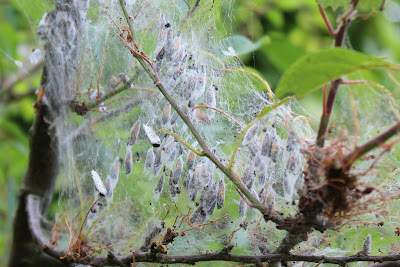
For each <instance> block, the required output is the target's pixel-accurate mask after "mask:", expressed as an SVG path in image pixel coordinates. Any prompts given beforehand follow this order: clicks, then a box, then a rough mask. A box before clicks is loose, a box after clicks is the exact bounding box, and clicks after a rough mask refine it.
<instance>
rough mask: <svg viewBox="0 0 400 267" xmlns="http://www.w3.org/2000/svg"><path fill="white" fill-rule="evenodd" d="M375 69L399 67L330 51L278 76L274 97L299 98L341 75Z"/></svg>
mask: <svg viewBox="0 0 400 267" xmlns="http://www.w3.org/2000/svg"><path fill="white" fill-rule="evenodd" d="M377 68H388V69H399V66H396V65H394V64H392V63H390V62H387V61H385V60H383V59H381V58H377V57H374V56H369V55H365V54H362V53H359V52H355V51H353V50H349V49H343V48H330V49H326V50H323V51H319V52H315V53H310V54H308V55H306V56H304V57H302V58H300V59H299V60H298V61H296V62H295V63H294V64H293V65H292V66H291V67H289V68H288V69H287V70H286V71H285V73H284V74H283V75H282V78H281V80H280V81H279V84H278V87H277V89H276V91H275V93H276V96H277V97H278V98H281V97H282V96H284V95H287V94H289V93H294V94H296V96H297V97H298V98H302V97H304V96H306V95H308V94H309V93H311V92H313V91H315V90H317V89H318V88H320V87H321V86H322V85H323V84H325V83H327V82H329V81H333V80H335V79H337V78H339V77H341V76H343V75H346V74H349V73H352V72H355V71H359V70H369V69H377Z"/></svg>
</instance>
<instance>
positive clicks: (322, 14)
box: [318, 4, 336, 37]
mask: <svg viewBox="0 0 400 267" xmlns="http://www.w3.org/2000/svg"><path fill="white" fill-rule="evenodd" d="M318 8H319V12H320V13H321V16H322V18H323V20H324V22H325V25H326V27H327V28H328V31H329V33H330V34H331V35H332V36H333V37H335V35H336V33H335V31H334V30H333V28H332V26H331V24H330V23H329V20H328V17H327V16H326V13H325V10H324V9H323V8H322V6H321V5H320V4H318Z"/></svg>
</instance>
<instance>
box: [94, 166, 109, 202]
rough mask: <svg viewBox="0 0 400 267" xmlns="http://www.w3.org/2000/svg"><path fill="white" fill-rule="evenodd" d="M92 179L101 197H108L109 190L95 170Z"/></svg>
mask: <svg viewBox="0 0 400 267" xmlns="http://www.w3.org/2000/svg"><path fill="white" fill-rule="evenodd" d="M92 179H93V182H94V185H95V187H96V190H97V191H99V193H100V195H101V196H103V197H104V196H105V195H107V189H106V187H105V186H104V184H103V181H102V180H101V178H100V175H99V174H98V173H97V172H96V171H95V170H92Z"/></svg>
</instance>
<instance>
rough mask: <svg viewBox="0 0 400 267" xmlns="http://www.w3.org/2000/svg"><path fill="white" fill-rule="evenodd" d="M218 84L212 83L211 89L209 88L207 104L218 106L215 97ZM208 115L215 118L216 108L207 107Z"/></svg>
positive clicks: (213, 106)
mask: <svg viewBox="0 0 400 267" xmlns="http://www.w3.org/2000/svg"><path fill="white" fill-rule="evenodd" d="M216 88H217V87H216V86H215V85H212V86H211V87H210V89H208V92H207V96H206V104H207V106H209V107H212V108H215V107H216V106H217V100H216V98H215V90H216ZM207 115H208V118H209V119H213V118H214V116H215V110H213V109H207Z"/></svg>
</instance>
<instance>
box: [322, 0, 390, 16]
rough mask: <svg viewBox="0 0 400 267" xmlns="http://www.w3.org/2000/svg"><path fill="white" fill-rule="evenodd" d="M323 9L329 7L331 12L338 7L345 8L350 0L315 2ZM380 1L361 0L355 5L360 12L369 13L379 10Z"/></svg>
mask: <svg viewBox="0 0 400 267" xmlns="http://www.w3.org/2000/svg"><path fill="white" fill-rule="evenodd" d="M317 2H318V4H320V5H321V6H322V7H323V8H327V7H330V8H332V9H333V10H336V9H338V8H339V7H343V8H347V7H348V6H349V4H350V0H317ZM381 3H382V1H381V0H361V1H360V2H359V4H358V5H357V9H358V10H360V11H361V12H366V13H371V12H376V11H378V10H379V8H380V6H381Z"/></svg>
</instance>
